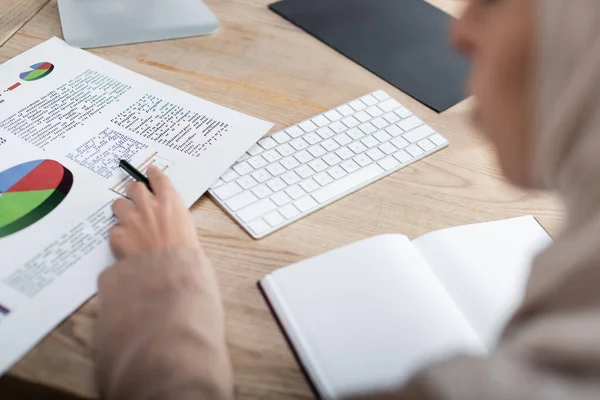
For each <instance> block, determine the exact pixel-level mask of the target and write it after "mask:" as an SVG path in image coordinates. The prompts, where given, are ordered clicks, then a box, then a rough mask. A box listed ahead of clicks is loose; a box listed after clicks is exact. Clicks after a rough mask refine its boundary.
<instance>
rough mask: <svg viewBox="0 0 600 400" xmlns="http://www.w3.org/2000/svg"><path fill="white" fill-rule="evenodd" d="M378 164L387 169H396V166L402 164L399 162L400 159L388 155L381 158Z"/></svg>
mask: <svg viewBox="0 0 600 400" xmlns="http://www.w3.org/2000/svg"><path fill="white" fill-rule="evenodd" d="M378 164H379V165H380V166H381V168H383V169H385V170H386V171H389V170H391V169H394V168H396V167H398V166H399V165H400V163H399V162H398V160H396V159H395V158H394V157H392V156H390V157H386V158H384V159H383V160H380V161H379V162H378Z"/></svg>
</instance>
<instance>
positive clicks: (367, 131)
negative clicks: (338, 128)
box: [359, 122, 377, 135]
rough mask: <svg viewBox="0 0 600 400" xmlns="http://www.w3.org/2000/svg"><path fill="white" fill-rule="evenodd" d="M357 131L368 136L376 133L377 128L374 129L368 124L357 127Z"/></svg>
mask: <svg viewBox="0 0 600 400" xmlns="http://www.w3.org/2000/svg"><path fill="white" fill-rule="evenodd" d="M359 129H360V130H361V131H363V132H364V133H365V135H370V134H371V133H374V132H377V128H375V126H374V125H373V124H372V123H370V122H367V123H366V124H363V125H361V126H359Z"/></svg>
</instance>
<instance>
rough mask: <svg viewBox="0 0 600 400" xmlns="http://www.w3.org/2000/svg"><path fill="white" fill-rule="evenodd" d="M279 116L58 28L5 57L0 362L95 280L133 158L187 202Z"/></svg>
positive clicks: (1, 78) (0, 92)
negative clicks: (75, 41) (124, 164)
mask: <svg viewBox="0 0 600 400" xmlns="http://www.w3.org/2000/svg"><path fill="white" fill-rule="evenodd" d="M271 127H272V124H270V123H267V122H264V121H261V120H259V119H256V118H253V117H249V116H247V115H244V114H241V113H238V112H236V111H233V110H230V109H228V108H225V107H221V106H218V105H216V104H213V103H210V102H208V101H205V100H202V99H200V98H198V97H195V96H192V95H190V94H187V93H185V92H182V91H179V90H177V89H174V88H171V87H169V86H166V85H163V84H161V83H158V82H156V81H153V80H151V79H148V78H146V77H143V76H141V75H139V74H136V73H134V72H132V71H129V70H127V69H124V68H122V67H119V66H117V65H115V64H112V63H110V62H108V61H105V60H103V59H101V58H99V57H96V56H94V55H92V54H90V53H87V52H85V51H83V50H79V49H74V48H71V47H69V46H68V45H67V44H65V43H64V42H63V41H62V40H60V39H57V38H54V39H51V40H48V41H47V42H45V43H43V44H41V45H39V46H37V47H35V48H33V49H31V50H29V51H27V52H25V53H23V54H21V55H19V56H17V57H15V58H14V59H12V60H9V61H7V62H6V63H4V64H2V65H0V374H2V373H4V372H5V371H6V370H7V369H8V368H9V367H10V366H11V365H13V364H14V363H15V362H16V361H18V359H19V358H20V357H22V356H23V355H24V354H25V353H26V352H27V351H28V350H29V349H30V348H31V347H32V346H34V345H35V344H36V343H37V342H38V341H39V340H40V339H42V338H43V337H44V336H45V335H46V334H48V333H49V332H50V331H51V330H52V329H53V328H54V327H55V326H56V325H57V324H58V323H60V322H61V321H62V320H63V319H65V318H66V317H68V316H69V315H70V314H71V313H72V312H73V311H75V310H76V309H77V308H78V307H79V306H80V305H81V304H82V303H83V302H84V301H86V300H87V299H88V298H89V297H91V296H92V295H93V294H94V293H95V291H96V280H97V277H98V275H99V274H100V273H101V272H102V271H103V270H104V269H105V268H106V267H107V266H109V265H110V264H111V263H112V262H113V257H112V254H111V252H110V249H109V246H108V242H107V238H108V231H109V229H110V227H111V226H112V225H113V224H114V223H115V218H114V217H113V215H112V212H111V205H112V203H113V202H114V200H115V199H117V198H119V197H121V196H123V195H124V194H125V192H124V189H125V186H126V184H127V183H128V182H130V179H129V178H128V177H127V176H126V174H125V173H124V172H122V171H121V170H120V169H119V160H120V159H125V160H128V161H129V162H130V163H131V164H133V165H134V166H135V167H137V168H138V169H139V170H141V171H142V172H144V171H145V170H146V169H147V168H148V166H149V165H151V164H155V165H157V166H158V167H159V168H160V169H162V170H163V171H164V172H165V174H167V175H168V176H169V177H170V178H171V180H172V181H173V183H174V185H175V186H176V187H177V189H178V190H179V191H180V193H181V195H182V197H183V199H184V201H185V203H186V204H187V205H188V206H191V205H192V204H193V203H194V202H195V201H196V200H197V199H198V198H199V197H200V196H201V195H202V194H203V193H204V192H205V191H206V190H207V189H208V188H209V186H210V185H211V184H212V183H213V182H215V181H216V180H217V179H218V178H219V176H220V175H222V174H223V173H224V172H225V171H226V170H227V169H228V168H229V167H230V166H231V165H232V164H233V163H234V162H235V161H236V160H237V159H238V158H239V157H241V156H242V155H243V153H244V152H245V151H246V150H248V148H250V147H251V146H252V145H253V144H254V143H256V142H257V141H258V140H259V139H260V138H261V137H262V136H263V135H264V134H266V133H267V132H268V131H269V129H270V128H271Z"/></svg>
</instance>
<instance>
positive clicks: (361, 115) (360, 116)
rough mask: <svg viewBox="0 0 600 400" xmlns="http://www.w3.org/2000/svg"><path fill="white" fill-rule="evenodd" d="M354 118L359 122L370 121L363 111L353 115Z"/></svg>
mask: <svg viewBox="0 0 600 400" xmlns="http://www.w3.org/2000/svg"><path fill="white" fill-rule="evenodd" d="M354 118H356V119H357V120H359V121H360V122H367V121H369V120H370V119H371V116H370V115H369V114H367V113H366V112H364V111H360V112H357V113H356V114H355V115H354Z"/></svg>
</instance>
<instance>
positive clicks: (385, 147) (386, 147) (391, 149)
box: [379, 142, 398, 156]
mask: <svg viewBox="0 0 600 400" xmlns="http://www.w3.org/2000/svg"><path fill="white" fill-rule="evenodd" d="M379 150H381V151H383V152H384V153H385V154H387V155H388V156H389V155H390V154H393V153H395V152H397V151H398V149H397V148H396V146H394V145H393V144H392V143H391V142H386V143H384V144H382V145H381V146H379Z"/></svg>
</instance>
